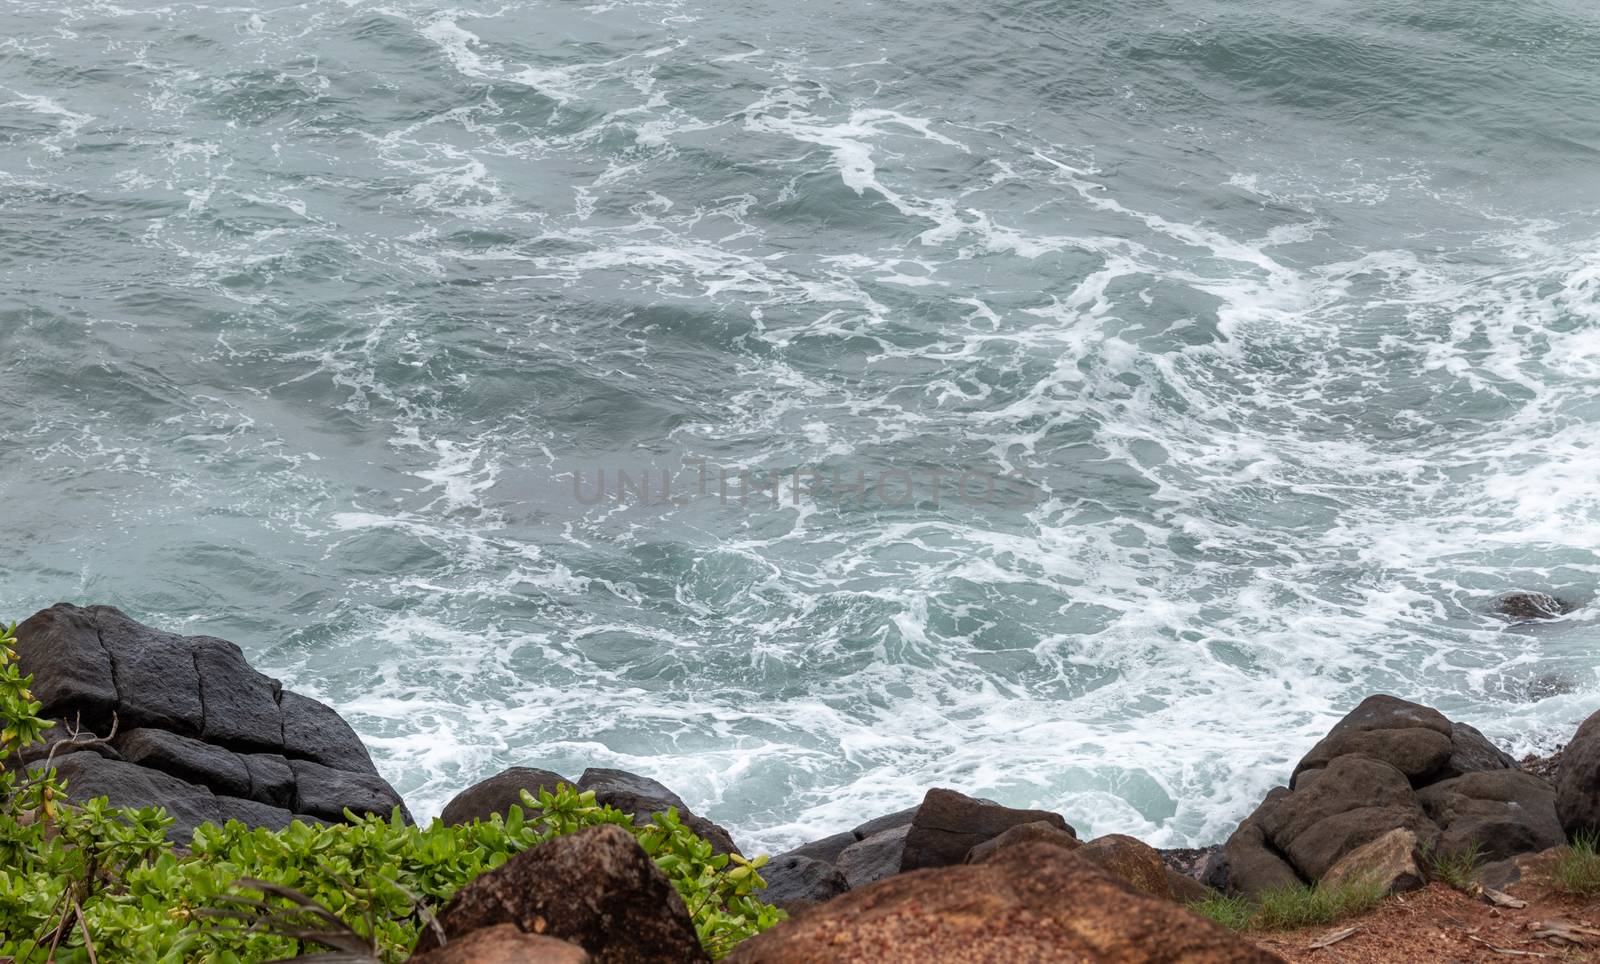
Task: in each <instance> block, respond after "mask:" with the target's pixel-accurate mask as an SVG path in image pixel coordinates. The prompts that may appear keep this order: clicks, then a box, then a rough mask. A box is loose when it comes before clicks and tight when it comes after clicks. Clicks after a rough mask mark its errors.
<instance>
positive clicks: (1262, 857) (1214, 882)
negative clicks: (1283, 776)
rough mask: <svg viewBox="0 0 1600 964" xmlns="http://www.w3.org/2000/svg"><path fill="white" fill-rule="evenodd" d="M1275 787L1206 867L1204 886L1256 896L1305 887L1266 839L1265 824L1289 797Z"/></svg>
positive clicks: (1288, 792) (1285, 789)
mask: <svg viewBox="0 0 1600 964" xmlns="http://www.w3.org/2000/svg"><path fill="white" fill-rule="evenodd" d="M1290 793H1291V791H1290V790H1289V788H1288V787H1273V788H1272V789H1271V790H1270V791H1268V792H1267V795H1266V797H1264V798H1263V799H1262V801H1261V803H1260V805H1258V806H1257V807H1256V809H1255V812H1253V813H1251V814H1250V816H1248V817H1246V818H1244V820H1242V821H1241V822H1240V823H1239V826H1238V829H1236V830H1234V832H1233V834H1232V835H1230V836H1229V837H1228V840H1227V842H1226V843H1224V844H1223V845H1222V850H1221V851H1219V852H1218V853H1217V855H1216V856H1215V857H1214V858H1213V859H1212V860H1211V861H1210V862H1209V863H1208V864H1207V865H1206V874H1205V878H1204V880H1205V882H1206V883H1207V884H1209V885H1210V886H1212V887H1215V888H1216V889H1218V890H1222V891H1226V892H1228V893H1230V894H1244V895H1246V896H1254V895H1256V894H1261V893H1265V892H1267V891H1269V890H1281V889H1283V888H1284V887H1293V886H1295V885H1296V884H1300V883H1302V881H1301V880H1300V876H1299V875H1298V874H1296V873H1295V870H1294V867H1293V866H1291V865H1290V864H1289V861H1288V859H1287V858H1285V857H1284V855H1283V854H1282V853H1281V852H1279V851H1278V850H1277V849H1276V848H1275V847H1274V846H1273V845H1272V841H1271V840H1269V839H1267V834H1266V831H1265V830H1263V829H1262V828H1261V824H1262V820H1263V819H1264V818H1265V817H1266V816H1267V815H1269V814H1270V813H1272V811H1273V810H1275V809H1276V808H1277V807H1278V805H1279V804H1281V803H1282V802H1283V801H1284V800H1285V799H1287V798H1288V797H1289V795H1290Z"/></svg>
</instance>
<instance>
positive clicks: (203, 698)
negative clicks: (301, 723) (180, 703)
mask: <svg viewBox="0 0 1600 964" xmlns="http://www.w3.org/2000/svg"><path fill="white" fill-rule="evenodd" d="M194 642H195V652H194V665H195V669H196V670H197V671H198V679H199V686H200V705H201V707H202V708H203V717H204V719H203V723H202V726H201V731H200V735H201V737H202V738H203V739H205V740H206V741H207V742H208V743H217V744H221V745H224V746H229V747H233V748H236V749H267V750H277V749H279V748H281V747H282V746H283V713H282V711H280V710H279V708H278V697H279V696H280V695H282V693H283V684H281V683H279V682H278V681H277V680H275V679H272V678H271V677H269V676H265V675H263V674H261V673H258V672H256V669H255V667H253V666H251V665H250V664H249V662H247V661H246V660H245V658H244V652H243V650H241V649H239V647H238V646H235V645H234V644H233V643H230V642H228V641H227V640H225V639H217V638H216V637H214V636H196V637H194Z"/></svg>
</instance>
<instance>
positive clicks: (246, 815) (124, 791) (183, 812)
mask: <svg viewBox="0 0 1600 964" xmlns="http://www.w3.org/2000/svg"><path fill="white" fill-rule="evenodd" d="M53 766H54V767H55V770H56V772H57V775H58V776H60V777H61V779H62V780H64V781H65V782H66V785H67V795H68V796H69V797H70V798H71V799H74V800H92V799H94V798H95V797H105V798H106V799H107V800H108V801H110V803H111V804H112V805H113V806H118V807H130V808H132V807H152V806H159V807H162V808H163V809H165V810H166V811H167V814H168V815H169V816H171V817H172V818H173V821H174V822H173V825H172V827H171V828H169V829H168V831H167V837H168V839H170V840H172V841H173V842H174V843H186V842H188V841H189V839H190V838H192V837H193V836H194V829H195V828H196V827H198V826H200V825H201V824H203V823H214V824H219V825H220V824H225V823H227V822H228V821H229V820H239V821H241V822H243V823H246V824H248V825H249V826H252V827H266V828H268V829H271V830H281V829H282V828H284V827H287V826H288V825H289V824H290V823H291V822H292V821H294V820H299V821H300V822H302V823H308V824H311V823H321V822H322V821H321V820H319V819H318V818H317V817H315V816H312V815H308V814H297V813H291V812H290V811H289V810H286V809H284V808H282V807H272V806H268V805H267V804H264V803H258V802H256V801H254V800H245V799H241V798H239V797H232V796H227V795H224V794H215V793H212V792H211V791H210V790H208V789H206V788H205V787H204V786H198V785H196V784H192V783H188V782H186V781H184V780H181V779H179V778H177V777H175V776H170V775H168V774H165V773H162V772H161V771H160V770H154V769H150V768H148V767H142V766H139V765H137V764H134V763H127V762H125V761H122V760H111V759H108V758H106V757H103V756H101V755H100V754H98V753H90V752H86V751H79V752H76V753H68V754H66V755H64V756H59V757H56V758H55V760H54V761H53Z"/></svg>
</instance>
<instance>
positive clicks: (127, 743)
mask: <svg viewBox="0 0 1600 964" xmlns="http://www.w3.org/2000/svg"><path fill="white" fill-rule="evenodd" d="M16 649H17V659H18V663H19V664H20V667H21V669H22V671H23V672H24V673H31V674H32V675H33V678H34V682H33V690H34V693H35V696H36V697H37V698H38V699H39V700H40V701H41V702H42V703H43V704H44V710H43V715H45V716H46V717H50V718H53V719H57V720H61V721H64V722H67V723H71V724H74V725H80V726H81V727H82V728H83V730H84V731H85V733H84V735H85V736H89V737H92V736H94V735H95V734H98V735H100V736H102V737H111V740H110V742H107V743H101V744H98V745H95V746H93V747H90V748H75V747H73V746H63V747H62V748H61V751H60V752H61V753H62V754H64V756H61V757H60V759H65V757H66V756H71V757H73V758H74V759H72V761H71V762H70V763H69V764H68V765H67V766H66V767H65V768H64V769H63V773H64V774H68V775H70V776H71V777H72V783H71V785H70V787H69V794H70V795H71V796H72V797H73V798H74V799H80V800H81V799H85V798H87V797H92V796H96V795H100V794H104V795H107V796H110V797H112V799H113V802H115V803H118V804H120V805H123V806H131V807H142V806H162V807H166V808H167V810H168V811H170V812H171V813H172V814H173V816H174V817H175V818H176V819H177V821H178V823H177V826H176V827H175V829H174V832H173V833H174V836H175V837H176V838H179V839H182V838H186V837H187V836H188V831H189V830H192V829H193V826H194V825H195V824H196V823H198V822H201V821H206V820H212V821H216V820H224V819H229V818H236V819H239V820H242V821H244V822H245V823H249V824H251V825H252V826H282V825H284V824H286V823H287V822H288V821H289V819H291V818H292V813H291V810H297V811H298V812H300V813H303V814H308V816H307V817H306V819H311V818H312V816H315V817H320V818H325V819H329V820H338V819H341V815H342V813H343V811H344V810H345V808H347V807H348V808H349V809H351V810H354V811H356V812H366V811H374V812H381V813H384V814H387V813H388V812H389V811H390V809H391V807H393V806H394V805H395V804H397V803H399V800H400V798H399V796H398V795H397V794H395V792H394V790H393V789H392V788H391V787H390V786H389V785H388V784H387V783H385V782H384V781H383V779H382V778H381V777H380V776H379V775H378V772H377V770H376V768H374V767H373V765H372V759H371V757H370V756H368V754H367V751H366V747H364V746H363V745H362V743H361V740H360V738H358V737H357V736H356V734H355V731H353V730H352V729H350V726H349V724H347V723H345V722H344V720H343V719H341V718H340V717H339V715H338V714H337V713H335V712H334V711H333V710H332V709H329V708H328V707H326V706H324V705H322V704H321V703H318V702H317V701H316V700H313V699H309V698H307V697H304V696H300V695H298V694H295V693H290V692H286V691H284V690H283V688H282V687H281V686H280V685H279V684H278V682H277V681H276V680H274V679H271V678H270V677H267V676H263V675H262V674H260V673H258V672H256V671H255V670H254V669H252V668H251V667H250V665H249V664H248V663H247V662H246V661H245V659H244V654H243V653H242V652H241V651H240V649H239V647H237V646H235V645H234V644H232V643H230V642H228V641H227V640H223V639H217V638H215V637H212V636H179V635H176V634H173V633H167V632H162V631H161V630H158V629H153V628H151V627H149V626H145V625H142V624H140V623H138V622H136V621H134V620H132V619H130V618H129V617H127V616H126V615H124V614H123V613H121V612H119V611H118V610H116V609H113V608H111V607H109V606H90V607H87V608H80V607H77V606H73V605H69V604H66V603H62V604H59V605H56V606H52V607H51V608H49V609H46V610H43V611H42V612H39V613H36V614H34V615H33V616H32V617H31V618H30V619H28V620H27V622H25V623H23V624H22V625H21V626H19V627H18V629H17V646H16ZM113 731H115V735H114V736H113V735H112V734H113ZM68 735H69V734H68V732H67V730H66V729H65V728H63V727H60V726H58V727H56V728H54V730H53V731H52V733H51V737H52V738H53V739H54V740H58V741H59V740H62V739H65V738H66V737H67V736H68ZM74 749H79V751H80V752H76V753H74V752H71V751H72V750H74ZM48 752H49V747H48V746H46V747H37V748H32V749H30V751H29V752H27V753H25V754H23V760H24V762H28V763H30V764H33V763H35V762H36V761H37V760H39V759H42V758H43V757H44V756H46V755H47V754H48ZM91 756H93V757H98V758H101V759H105V760H107V761H108V762H112V763H120V764H122V765H121V766H117V767H101V766H98V765H97V764H94V763H91V762H90V760H89V757H91ZM291 760H292V762H291ZM69 771H70V773H69Z"/></svg>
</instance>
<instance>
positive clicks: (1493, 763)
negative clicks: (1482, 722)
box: [1434, 723, 1517, 780]
mask: <svg viewBox="0 0 1600 964" xmlns="http://www.w3.org/2000/svg"><path fill="white" fill-rule="evenodd" d="M1516 765H1517V761H1516V760H1515V759H1513V758H1512V756H1511V754H1509V753H1507V752H1506V751H1504V750H1502V749H1500V748H1499V747H1497V746H1495V745H1494V743H1493V742H1491V741H1490V739H1489V738H1488V737H1486V736H1484V735H1483V734H1482V733H1480V732H1479V731H1478V729H1477V728H1476V727H1473V726H1468V725H1467V724H1465V723H1451V724H1450V758H1449V759H1448V760H1446V761H1445V762H1444V766H1443V767H1442V768H1440V771H1439V773H1438V774H1437V775H1436V776H1435V777H1434V779H1436V780H1448V779H1450V778H1452V777H1459V776H1461V775H1462V774H1466V773H1481V772H1484V771H1487V770H1509V769H1512V768H1514V767H1515V766H1516Z"/></svg>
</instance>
